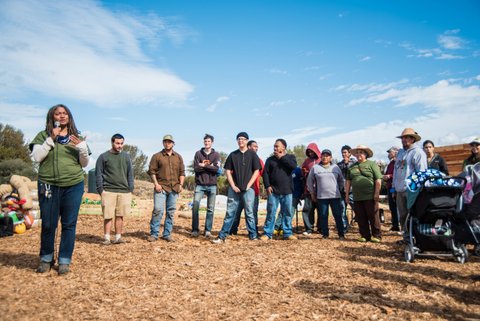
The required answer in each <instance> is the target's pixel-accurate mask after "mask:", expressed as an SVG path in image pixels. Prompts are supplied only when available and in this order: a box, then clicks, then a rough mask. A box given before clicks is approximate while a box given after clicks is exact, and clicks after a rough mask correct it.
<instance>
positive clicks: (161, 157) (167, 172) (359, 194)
mask: <svg viewBox="0 0 480 321" xmlns="http://www.w3.org/2000/svg"><path fill="white" fill-rule="evenodd" d="M398 138H400V139H401V143H402V148H396V147H392V148H390V149H389V150H388V151H387V153H388V158H389V159H390V163H389V164H388V166H387V168H386V170H385V173H381V171H380V168H379V167H378V165H377V164H376V163H375V162H374V161H371V160H370V158H371V157H372V156H373V151H372V150H371V149H370V148H369V147H368V146H365V145H359V146H357V147H356V148H353V149H352V148H350V147H349V146H348V145H345V146H343V147H342V150H341V151H342V160H341V161H340V162H338V163H337V164H334V163H333V162H332V152H331V150H329V149H324V150H322V151H320V149H319V148H318V146H317V145H316V144H315V143H311V144H309V145H308V146H307V149H306V156H307V157H306V159H305V161H304V162H303V164H302V165H301V166H297V160H296V158H295V156H294V155H292V154H288V153H287V142H286V141H285V140H284V139H282V138H279V139H277V140H276V141H275V143H274V146H273V154H272V155H271V156H270V157H268V158H267V160H266V161H265V163H263V161H262V160H261V159H260V158H259V156H258V155H257V150H258V144H257V143H256V142H255V141H253V140H249V135H248V134H247V133H245V132H240V133H238V134H237V136H236V141H237V145H238V149H236V150H235V151H233V152H231V153H230V154H229V155H228V157H227V159H226V161H225V164H223V167H222V164H221V160H220V155H219V153H218V152H216V151H215V149H214V148H213V147H212V145H213V142H214V137H213V136H212V135H209V134H207V135H205V137H204V139H203V143H204V147H203V148H201V149H200V150H199V151H197V152H196V153H195V157H194V166H193V167H194V171H195V184H196V186H195V191H194V196H193V208H192V231H191V235H192V237H198V236H199V235H200V228H199V225H200V223H199V208H200V201H201V199H202V198H203V196H204V195H206V196H207V214H206V220H205V224H204V226H205V227H204V231H203V234H204V236H205V237H209V238H212V239H211V241H212V242H213V243H215V244H221V243H224V242H225V240H226V239H227V237H228V236H229V235H231V234H236V233H237V230H238V225H239V222H240V217H241V213H242V211H243V212H244V213H245V221H246V227H247V231H248V236H249V239H250V240H252V241H258V240H262V241H268V240H271V239H272V238H273V236H274V235H282V236H283V239H285V240H296V239H297V237H296V236H295V235H294V233H293V230H292V217H293V215H294V212H295V210H296V209H297V206H298V205H299V204H301V201H302V200H304V206H303V211H302V212H303V221H304V226H305V232H304V234H307V235H308V234H311V233H312V232H313V230H314V225H315V210H316V211H317V214H318V219H317V224H316V228H317V230H318V231H319V232H320V233H321V234H322V236H323V237H324V238H328V237H329V229H328V215H329V211H330V210H331V212H332V214H333V217H334V219H335V225H336V229H337V233H338V237H339V238H340V239H344V238H345V233H346V232H347V230H348V228H349V219H348V217H347V211H346V208H347V206H348V205H350V206H352V207H353V210H354V213H355V220H356V221H357V223H358V226H359V231H360V238H359V239H358V241H360V242H367V241H371V242H376V243H378V242H380V241H381V229H380V219H379V215H378V202H379V198H380V189H381V185H382V179H383V180H384V181H385V182H386V186H387V190H388V200H389V206H390V210H391V212H392V230H394V231H399V230H400V228H403V225H404V223H405V220H406V217H407V213H408V210H407V200H406V188H407V187H406V183H405V180H406V178H407V177H408V176H409V175H411V174H412V173H413V172H415V171H419V170H426V169H427V168H436V169H439V170H440V171H442V172H444V173H445V174H448V168H447V166H446V163H445V161H444V160H443V159H442V158H441V157H440V155H438V154H436V153H435V152H434V144H433V142H432V141H430V140H426V141H425V142H424V143H423V150H422V149H421V148H420V147H419V146H417V144H416V143H417V142H418V141H420V140H421V137H420V136H419V135H418V134H417V132H415V131H414V130H413V129H411V128H406V129H405V130H404V131H403V132H402V133H401V135H400V136H398ZM124 141H125V139H124V137H123V136H122V135H121V134H115V135H113V136H112V138H111V149H110V150H108V151H106V152H104V153H103V154H101V155H100V156H99V158H98V159H97V162H96V169H95V175H96V187H97V191H98V193H99V194H100V195H101V198H102V210H103V215H104V240H103V242H102V243H103V244H105V245H108V244H121V243H125V242H127V241H126V240H125V239H123V238H122V232H123V217H124V216H125V215H127V214H128V213H129V211H130V204H131V200H132V196H131V195H132V194H131V193H132V191H133V190H134V179H133V177H134V175H133V169H132V162H131V159H130V158H129V156H128V154H127V153H125V152H123V151H122V149H123V144H124ZM174 145H175V140H174V138H173V136H172V135H165V136H164V137H163V149H162V150H161V151H160V152H158V153H156V154H154V155H153V156H152V158H151V160H150V164H149V169H148V174H149V175H150V177H151V179H152V182H153V185H154V186H153V200H154V206H153V211H152V217H151V220H150V236H149V237H148V241H149V242H155V241H157V240H158V238H159V232H160V225H161V220H162V217H163V214H164V213H165V212H166V215H165V221H164V228H163V234H162V239H163V240H165V241H168V242H171V241H173V238H172V230H173V224H174V214H175V210H176V201H177V198H178V195H179V194H180V193H181V192H182V190H183V184H184V179H185V165H184V162H183V158H182V156H181V155H180V154H179V153H177V152H176V151H175V150H174V148H173V147H174ZM470 146H471V150H472V154H471V156H470V157H469V158H468V159H466V160H465V162H464V166H466V165H471V164H475V163H478V162H480V137H478V138H476V139H474V140H473V141H472V142H470ZM29 147H30V150H31V156H32V158H33V159H34V160H35V161H36V162H38V163H39V164H40V165H39V170H38V195H39V204H40V212H41V218H42V227H41V241H40V263H39V265H38V268H37V272H38V273H45V272H48V271H50V269H51V267H52V266H53V265H54V263H55V257H54V254H55V253H54V251H55V235H56V229H57V225H58V221H59V220H60V222H61V225H62V232H61V240H60V246H59V250H58V264H59V267H58V273H59V275H63V274H66V273H69V271H70V263H71V260H72V254H73V249H74V245H75V234H76V224H77V218H78V211H79V208H80V204H81V199H82V195H83V192H84V171H83V168H84V167H86V166H87V165H88V162H89V157H90V154H91V153H90V149H89V147H88V146H87V144H86V142H85V140H84V139H83V138H82V137H81V135H80V132H79V131H78V129H77V127H76V125H75V121H74V118H73V115H72V113H71V111H70V110H69V108H68V107H67V106H65V105H61V104H59V105H55V106H53V107H52V108H50V110H49V111H48V113H47V117H46V124H45V129H44V130H42V131H41V132H39V133H38V134H37V136H36V137H35V138H34V139H33V140H32V142H31V144H30V146H29ZM223 171H225V175H226V177H227V181H228V201H227V210H226V214H225V217H224V220H223V225H222V228H221V230H220V232H219V234H218V237H216V238H213V235H212V226H213V216H214V211H215V197H216V194H217V178H218V176H219V175H221V174H222V173H223ZM260 177H262V178H263V184H264V187H265V190H266V192H267V195H268V199H267V216H266V219H265V222H264V226H263V234H262V235H261V236H259V228H258V214H257V213H258V202H259V194H260V188H259V187H260ZM278 208H280V211H279V213H278V214H277V212H278ZM112 225H113V227H114V231H115V237H114V238H113V240H112V239H111V236H110V233H111V230H112Z"/></svg>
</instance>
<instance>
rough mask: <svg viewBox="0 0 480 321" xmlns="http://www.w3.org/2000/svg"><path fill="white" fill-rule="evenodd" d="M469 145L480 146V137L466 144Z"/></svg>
mask: <svg viewBox="0 0 480 321" xmlns="http://www.w3.org/2000/svg"><path fill="white" fill-rule="evenodd" d="M468 144H469V145H474V144H478V145H480V136H478V137H475V138H474V139H473V140H472V141H471V142H470V143H468Z"/></svg>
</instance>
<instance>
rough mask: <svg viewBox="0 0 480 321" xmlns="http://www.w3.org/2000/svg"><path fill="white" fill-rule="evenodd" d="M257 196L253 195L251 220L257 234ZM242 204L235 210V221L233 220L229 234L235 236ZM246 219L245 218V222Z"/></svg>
mask: <svg viewBox="0 0 480 321" xmlns="http://www.w3.org/2000/svg"><path fill="white" fill-rule="evenodd" d="M258 202H259V199H258V196H257V195H255V198H254V200H253V218H254V220H255V230H256V231H257V234H258ZM242 211H243V203H240V204H239V205H238V208H237V213H235V220H233V224H232V228H231V229H230V234H234V235H236V234H237V232H238V226H239V225H240V219H241V217H242ZM246 219H247V217H246V216H245V220H246Z"/></svg>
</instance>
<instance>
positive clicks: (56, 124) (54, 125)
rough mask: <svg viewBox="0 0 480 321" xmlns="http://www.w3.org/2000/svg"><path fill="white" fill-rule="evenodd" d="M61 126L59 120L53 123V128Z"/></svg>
mask: <svg viewBox="0 0 480 321" xmlns="http://www.w3.org/2000/svg"><path fill="white" fill-rule="evenodd" d="M58 127H60V122H59V121H58V120H57V121H56V122H54V123H53V128H58Z"/></svg>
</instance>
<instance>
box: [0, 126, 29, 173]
mask: <svg viewBox="0 0 480 321" xmlns="http://www.w3.org/2000/svg"><path fill="white" fill-rule="evenodd" d="M17 158H18V159H21V160H23V161H24V162H25V163H26V164H27V165H31V164H32V160H31V159H30V150H29V149H28V144H26V143H25V141H24V138H23V133H22V131H21V130H18V129H15V128H14V127H12V126H10V125H8V124H7V125H3V124H2V123H0V161H3V160H7V159H17Z"/></svg>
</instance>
